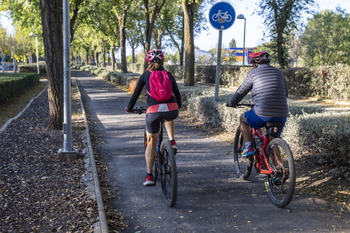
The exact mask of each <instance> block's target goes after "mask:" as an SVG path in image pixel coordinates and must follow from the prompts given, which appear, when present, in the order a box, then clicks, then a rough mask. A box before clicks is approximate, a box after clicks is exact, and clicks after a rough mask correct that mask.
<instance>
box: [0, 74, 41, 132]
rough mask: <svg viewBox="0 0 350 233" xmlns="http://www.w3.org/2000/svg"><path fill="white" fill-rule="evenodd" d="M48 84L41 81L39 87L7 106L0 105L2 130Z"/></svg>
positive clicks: (14, 99)
mask: <svg viewBox="0 0 350 233" xmlns="http://www.w3.org/2000/svg"><path fill="white" fill-rule="evenodd" d="M46 84H47V82H46V80H40V83H39V84H38V85H36V86H34V87H32V88H31V89H29V90H28V91H26V92H25V93H24V94H22V95H19V96H16V97H15V98H13V99H11V100H10V101H9V102H7V103H6V104H2V105H0V128H1V127H2V126H3V125H4V124H5V123H6V122H7V120H8V119H10V118H13V117H15V116H16V115H17V114H18V113H19V112H20V111H22V109H23V108H24V107H25V106H26V105H27V104H28V102H29V101H30V100H31V99H32V98H34V97H35V96H37V95H38V94H39V93H40V91H42V90H43V88H44V87H45V86H46Z"/></svg>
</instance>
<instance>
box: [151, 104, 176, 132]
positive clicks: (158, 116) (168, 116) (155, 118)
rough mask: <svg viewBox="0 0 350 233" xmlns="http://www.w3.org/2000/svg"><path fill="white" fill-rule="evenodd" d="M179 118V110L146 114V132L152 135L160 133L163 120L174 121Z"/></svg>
mask: <svg viewBox="0 0 350 233" xmlns="http://www.w3.org/2000/svg"><path fill="white" fill-rule="evenodd" d="M178 116H179V110H178V109H177V110H173V111H170V112H155V113H147V114H146V130H147V132H148V133H150V134H155V133H158V132H159V129H160V125H159V124H160V122H161V121H162V120H165V121H172V120H175V119H176V118H177V117H178Z"/></svg>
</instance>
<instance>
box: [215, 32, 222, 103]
mask: <svg viewBox="0 0 350 233" xmlns="http://www.w3.org/2000/svg"><path fill="white" fill-rule="evenodd" d="M221 44H222V30H219V41H218V52H217V62H216V74H215V98H214V100H215V101H218V98H219V84H220V72H221Z"/></svg>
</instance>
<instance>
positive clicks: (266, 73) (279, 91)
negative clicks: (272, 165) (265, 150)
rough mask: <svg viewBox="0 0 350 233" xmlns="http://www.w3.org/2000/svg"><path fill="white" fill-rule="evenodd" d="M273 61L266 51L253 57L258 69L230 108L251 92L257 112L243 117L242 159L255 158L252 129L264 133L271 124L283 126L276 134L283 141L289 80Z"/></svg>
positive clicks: (238, 92)
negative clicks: (271, 62)
mask: <svg viewBox="0 0 350 233" xmlns="http://www.w3.org/2000/svg"><path fill="white" fill-rule="evenodd" d="M270 60H271V58H270V55H269V54H268V53H267V52H265V51H261V52H258V53H254V54H253V55H252V57H251V59H250V63H252V64H253V65H254V69H253V70H252V71H250V72H248V74H247V77H246V79H245V80H244V81H243V83H242V84H241V85H240V87H239V88H238V89H237V91H236V93H235V94H234V95H233V97H232V98H231V100H230V101H229V102H228V103H227V105H226V106H228V107H236V106H237V104H238V103H239V102H240V101H241V100H242V99H243V98H244V97H245V96H246V95H247V94H248V92H251V95H252V100H253V104H254V108H253V109H252V110H250V111H247V112H245V113H243V114H242V115H241V117H240V121H241V131H242V135H243V140H244V145H245V148H244V150H243V152H242V155H241V156H242V157H250V156H252V155H254V150H253V148H252V146H251V138H250V136H251V133H250V127H253V128H255V129H260V128H262V127H264V126H265V125H266V123H267V122H271V121H274V122H280V123H281V124H280V125H281V126H280V127H278V131H277V132H276V133H275V134H274V137H280V135H281V133H282V130H283V127H284V124H285V123H286V121H287V116H288V104H287V97H288V88H287V83H286V79H285V77H284V75H283V73H282V71H281V70H279V69H277V68H275V67H273V66H271V65H270Z"/></svg>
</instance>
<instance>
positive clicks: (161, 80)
mask: <svg viewBox="0 0 350 233" xmlns="http://www.w3.org/2000/svg"><path fill="white" fill-rule="evenodd" d="M146 59H147V61H148V62H149V66H148V68H147V71H146V72H144V73H143V74H142V75H141V76H140V78H139V81H138V82H137V85H136V88H135V90H134V93H133V95H132V97H131V99H130V101H129V104H128V106H127V107H126V111H127V112H131V111H132V109H133V108H134V106H135V103H136V101H137V99H138V97H139V96H140V94H141V92H142V90H143V88H144V87H145V89H146V91H147V106H148V108H147V112H146V134H147V147H146V151H145V159H146V165H147V175H146V179H145V181H144V182H143V185H145V186H151V185H154V180H153V175H152V169H153V164H154V159H155V157H154V156H155V150H156V144H157V141H158V135H159V129H160V127H159V125H160V121H161V120H165V122H164V124H165V128H166V131H167V133H168V137H169V140H170V142H171V144H172V146H173V149H174V150H175V152H176V151H177V145H176V142H175V138H174V137H175V123H174V120H175V119H176V118H177V117H178V115H179V108H180V107H181V95H180V91H179V88H178V86H177V83H176V81H175V78H174V76H173V75H172V74H171V73H170V72H168V71H166V70H165V69H164V67H163V63H164V53H163V52H162V51H161V50H160V49H154V50H150V51H149V52H148V53H147V56H146Z"/></svg>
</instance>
